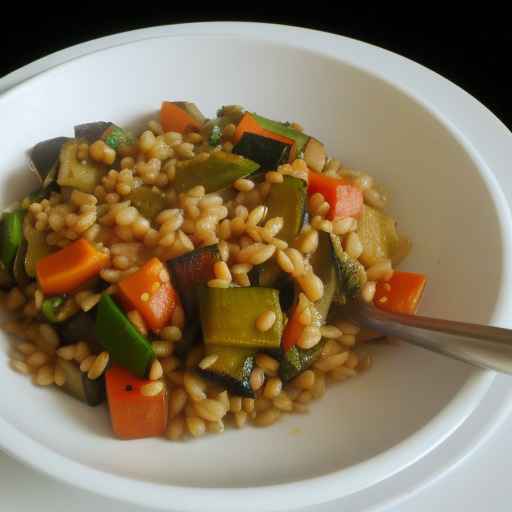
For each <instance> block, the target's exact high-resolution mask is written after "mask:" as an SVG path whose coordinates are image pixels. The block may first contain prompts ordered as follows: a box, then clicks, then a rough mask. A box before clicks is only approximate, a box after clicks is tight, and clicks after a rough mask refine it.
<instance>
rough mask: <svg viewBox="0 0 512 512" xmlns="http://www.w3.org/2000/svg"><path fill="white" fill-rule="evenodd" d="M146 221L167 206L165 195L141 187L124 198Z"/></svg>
mask: <svg viewBox="0 0 512 512" xmlns="http://www.w3.org/2000/svg"><path fill="white" fill-rule="evenodd" d="M126 198H127V199H129V200H130V201H131V205H132V206H135V208H137V210H139V213H140V214H141V215H142V216H143V217H146V219H148V220H150V221H153V219H154V218H155V217H156V216H157V215H158V214H159V213H160V212H161V211H162V210H163V209H165V207H166V206H167V200H166V197H165V194H164V193H163V192H160V191H159V190H155V189H154V188H153V187H147V186H144V185H143V186H141V187H137V188H136V189H134V190H132V191H131V192H130V193H129V194H128V196H127V197H126Z"/></svg>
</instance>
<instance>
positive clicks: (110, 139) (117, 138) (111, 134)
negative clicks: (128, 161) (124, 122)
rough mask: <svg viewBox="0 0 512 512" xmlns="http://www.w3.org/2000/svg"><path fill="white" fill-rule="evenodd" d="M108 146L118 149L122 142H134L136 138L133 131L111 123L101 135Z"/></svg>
mask: <svg viewBox="0 0 512 512" xmlns="http://www.w3.org/2000/svg"><path fill="white" fill-rule="evenodd" d="M101 138H102V139H103V140H104V141H105V144H106V145H107V146H110V147H111V148H112V149H118V148H119V146H120V145H121V144H126V145H128V146H130V145H132V144H133V143H134V138H133V136H132V134H131V133H129V132H127V131H125V130H123V129H122V128H119V126H116V125H115V124H111V125H110V126H109V127H108V128H107V129H106V130H105V131H104V132H103V133H102V135H101Z"/></svg>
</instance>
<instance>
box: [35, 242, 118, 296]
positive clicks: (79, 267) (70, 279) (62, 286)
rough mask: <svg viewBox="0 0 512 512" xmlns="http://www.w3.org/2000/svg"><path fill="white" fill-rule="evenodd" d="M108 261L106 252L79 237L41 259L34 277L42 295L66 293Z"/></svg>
mask: <svg viewBox="0 0 512 512" xmlns="http://www.w3.org/2000/svg"><path fill="white" fill-rule="evenodd" d="M108 262H109V257H108V255H107V254H105V253H104V252H101V251H98V250H97V249H96V248H95V247H94V246H93V245H92V244H90V243H89V242H88V241H87V240H85V239H84V238H81V239H79V240H77V241H76V242H73V243H72V244H69V245H68V246H66V247H64V248H63V249H61V250H60V251H57V252H54V253H52V254H49V255H48V256H45V257H44V258H42V259H40V260H39V261H38V262H37V265H36V274H37V280H38V282H39V286H40V287H41V289H42V291H43V293H44V294H45V295H57V294H59V293H68V292H71V291H73V290H74V289H75V288H78V287H79V286H80V285H81V284H83V283H85V282H86V281H87V280H89V279H91V278H92V277H94V276H95V275H96V274H98V273H99V272H100V270H101V269H102V268H104V267H106V266H107V265H108Z"/></svg>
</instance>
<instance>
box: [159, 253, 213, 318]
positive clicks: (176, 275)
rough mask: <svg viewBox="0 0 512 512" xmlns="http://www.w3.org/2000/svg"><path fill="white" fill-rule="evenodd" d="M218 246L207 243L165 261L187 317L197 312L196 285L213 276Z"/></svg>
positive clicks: (194, 315) (195, 314)
mask: <svg viewBox="0 0 512 512" xmlns="http://www.w3.org/2000/svg"><path fill="white" fill-rule="evenodd" d="M221 259H222V258H221V256H220V252H219V246H218V245H217V244H215V245H208V246H206V247H200V248H198V249H195V250H194V251H191V252H188V253H187V254H184V255H183V256H179V257H178V258H174V259H172V260H170V261H168V262H167V265H168V267H169V270H170V272H171V277H172V282H173V283H174V285H175V286H176V288H177V290H178V293H179V296H180V299H181V301H182V303H183V307H184V308H185V313H186V314H187V316H188V317H189V318H194V317H196V316H197V313H198V299H197V287H198V285H202V284H206V283H207V282H208V281H209V280H210V279H213V278H214V277H215V274H214V272H213V266H214V265H215V263H217V261H221Z"/></svg>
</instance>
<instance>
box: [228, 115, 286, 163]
mask: <svg viewBox="0 0 512 512" xmlns="http://www.w3.org/2000/svg"><path fill="white" fill-rule="evenodd" d="M244 133H254V134H256V135H261V136H262V137H266V138H267V139H273V140H277V141H279V142H283V143H284V144H289V145H290V146H292V147H291V150H290V160H295V152H296V151H295V142H294V141H293V140H292V139H290V138H288V137H285V136H284V135H280V134H279V133H274V132H271V131H270V130H267V129H266V128H263V127H262V126H260V124H259V123H258V121H256V119H254V117H253V116H252V115H251V114H250V113H249V112H246V113H245V114H244V115H243V116H242V119H240V122H239V123H238V125H237V127H236V130H235V134H234V135H233V142H234V143H235V144H236V143H237V142H238V141H239V140H240V139H241V138H242V135H243V134H244Z"/></svg>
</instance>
